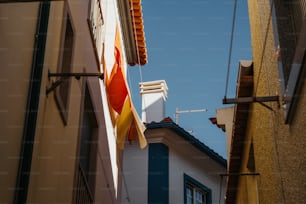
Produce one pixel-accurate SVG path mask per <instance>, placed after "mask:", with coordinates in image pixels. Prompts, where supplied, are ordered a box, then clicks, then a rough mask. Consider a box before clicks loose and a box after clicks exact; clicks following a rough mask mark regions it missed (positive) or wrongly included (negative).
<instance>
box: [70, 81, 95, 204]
mask: <svg viewBox="0 0 306 204" xmlns="http://www.w3.org/2000/svg"><path fill="white" fill-rule="evenodd" d="M90 90H91V89H90V84H89V81H88V79H87V78H83V81H82V98H81V106H80V121H79V134H78V145H77V152H76V155H77V162H76V170H75V181H74V186H75V188H74V189H75V192H74V200H75V202H76V201H85V202H88V203H93V200H94V197H95V191H96V170H97V158H98V148H99V147H98V138H99V136H98V134H99V122H98V118H97V114H96V112H95V110H96V109H95V105H94V100H93V99H94V97H93V95H92V93H91V91H90ZM88 105H89V106H88ZM89 109H90V113H89V114H90V116H89V117H88V115H87V116H86V115H85V114H86V110H89ZM91 110H92V111H91ZM85 117H87V119H88V118H89V120H87V121H92V122H93V123H91V124H93V125H92V126H91V130H90V131H89V132H90V136H89V137H88V138H87V139H88V141H89V142H88V144H87V145H88V146H87V147H86V148H85V150H86V151H87V153H86V154H85V155H86V156H87V157H88V158H86V159H87V161H86V162H85V165H86V166H85V167H84V163H83V162H82V158H81V157H82V154H83V152H82V147H83V146H84V138H83V137H84V135H83V134H84V129H83V128H82V126H83V124H84V118H85ZM90 118H91V119H90ZM83 150H84V148H83ZM83 161H84V160H83Z"/></svg>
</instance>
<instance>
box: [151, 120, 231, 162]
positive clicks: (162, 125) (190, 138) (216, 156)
mask: <svg viewBox="0 0 306 204" xmlns="http://www.w3.org/2000/svg"><path fill="white" fill-rule="evenodd" d="M146 127H147V129H158V128H168V129H171V130H173V131H174V132H176V133H177V134H178V135H179V136H181V137H182V138H183V139H185V140H187V141H189V142H190V143H191V144H192V145H193V146H194V147H196V148H197V149H199V150H200V151H202V152H203V153H205V154H206V155H208V156H209V157H210V158H212V159H213V160H215V161H216V162H217V163H219V164H221V165H222V166H223V167H224V168H226V166H227V162H226V160H225V159H224V158H223V157H222V156H220V155H219V154H218V153H216V152H215V151H214V150H212V149H211V148H209V147H208V146H207V145H205V144H204V143H202V142H201V141H200V140H198V139H197V138H195V137H194V136H192V135H191V134H190V133H188V132H187V131H186V130H184V129H183V128H181V127H180V126H178V125H177V124H175V123H174V122H173V121H162V122H158V123H157V122H152V123H149V124H147V125H146Z"/></svg>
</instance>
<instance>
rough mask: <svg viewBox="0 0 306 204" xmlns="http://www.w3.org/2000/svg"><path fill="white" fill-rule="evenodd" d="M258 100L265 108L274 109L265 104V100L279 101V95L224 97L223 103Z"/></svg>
mask: <svg viewBox="0 0 306 204" xmlns="http://www.w3.org/2000/svg"><path fill="white" fill-rule="evenodd" d="M254 102H257V103H259V104H260V105H262V106H264V107H265V108H267V109H269V110H271V111H273V109H272V108H271V107H270V106H268V105H266V104H264V102H279V96H259V97H256V96H254V97H252V96H251V97H238V98H226V97H224V98H223V104H242V103H254Z"/></svg>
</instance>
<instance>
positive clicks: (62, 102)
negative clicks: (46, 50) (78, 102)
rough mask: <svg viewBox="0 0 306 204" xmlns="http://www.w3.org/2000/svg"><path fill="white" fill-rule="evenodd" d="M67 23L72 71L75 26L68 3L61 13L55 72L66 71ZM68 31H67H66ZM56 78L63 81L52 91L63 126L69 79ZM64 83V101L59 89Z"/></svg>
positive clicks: (68, 99) (65, 120)
mask: <svg viewBox="0 0 306 204" xmlns="http://www.w3.org/2000/svg"><path fill="white" fill-rule="evenodd" d="M68 23H69V25H70V27H71V33H72V36H71V38H72V41H71V53H70V55H71V56H70V62H69V64H70V66H69V72H72V70H73V59H74V48H75V28H74V25H73V22H72V18H71V14H70V11H69V9H68V5H67V4H66V5H65V8H64V14H63V24H62V33H61V42H60V48H59V57H58V59H59V61H58V66H57V72H58V73H63V72H66V70H65V68H64V67H63V66H64V64H65V63H64V58H65V57H64V55H65V53H64V46H65V42H66V39H67V38H66V37H67V35H66V33H67V24H68ZM68 32H69V31H68ZM57 80H62V81H63V82H62V83H61V84H60V86H58V87H57V88H56V89H55V91H54V98H55V101H56V105H57V107H58V110H59V112H60V116H61V118H62V121H63V123H64V126H66V125H67V124H68V113H69V103H70V90H71V79H70V78H58V79H57ZM65 85H66V92H67V96H66V97H67V99H66V102H65V100H64V99H63V98H62V95H61V90H62V89H63V86H65Z"/></svg>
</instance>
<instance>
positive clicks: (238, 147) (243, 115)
mask: <svg viewBox="0 0 306 204" xmlns="http://www.w3.org/2000/svg"><path fill="white" fill-rule="evenodd" d="M252 93H253V63H252V62H251V61H241V62H240V65H239V74H238V83H237V88H236V97H248V96H252ZM249 106H250V105H249V103H238V104H237V105H236V106H235V112H234V124H233V134H232V142H231V150H230V156H229V167H228V173H229V177H228V180H227V191H226V201H225V203H226V204H234V203H235V201H236V194H237V187H238V181H239V176H237V175H238V173H239V172H240V168H241V161H242V154H243V149H244V140H245V135H246V130H247V121H248V115H249Z"/></svg>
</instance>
